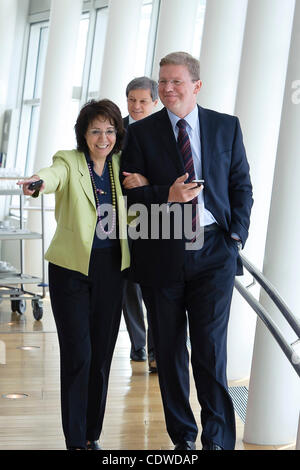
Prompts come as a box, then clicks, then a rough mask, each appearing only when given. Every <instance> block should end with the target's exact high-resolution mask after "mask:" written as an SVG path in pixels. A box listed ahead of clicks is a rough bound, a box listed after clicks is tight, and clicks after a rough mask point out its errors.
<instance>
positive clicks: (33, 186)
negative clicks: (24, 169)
mask: <svg viewBox="0 0 300 470" xmlns="http://www.w3.org/2000/svg"><path fill="white" fill-rule="evenodd" d="M43 182H44V181H43V180H38V181H33V182H32V183H30V185H29V186H28V189H29V190H30V191H34V190H35V191H34V193H33V194H32V197H38V195H39V193H40V189H41V186H42V184H43Z"/></svg>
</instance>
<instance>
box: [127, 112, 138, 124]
mask: <svg viewBox="0 0 300 470" xmlns="http://www.w3.org/2000/svg"><path fill="white" fill-rule="evenodd" d="M128 116H129V124H133V123H134V122H136V120H135V119H133V118H132V117H131V116H130V114H129V115H128Z"/></svg>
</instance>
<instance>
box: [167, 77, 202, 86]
mask: <svg viewBox="0 0 300 470" xmlns="http://www.w3.org/2000/svg"><path fill="white" fill-rule="evenodd" d="M197 81H198V80H192V82H197ZM168 83H170V84H171V85H173V86H178V87H179V86H181V85H183V84H184V83H185V82H184V81H183V80H164V79H163V78H162V79H161V80H158V85H159V86H162V87H163V86H167V84H168Z"/></svg>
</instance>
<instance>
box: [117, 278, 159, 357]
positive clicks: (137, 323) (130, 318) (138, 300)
mask: <svg viewBox="0 0 300 470" xmlns="http://www.w3.org/2000/svg"><path fill="white" fill-rule="evenodd" d="M123 315H124V319H125V323H126V327H127V331H128V334H129V338H130V342H131V345H132V347H133V349H134V351H138V350H139V349H141V348H144V347H145V346H146V343H147V350H148V354H151V353H153V339H152V331H151V324H150V321H149V315H148V313H147V322H148V330H147V333H146V326H145V321H144V311H143V298H142V292H141V287H140V285H139V284H137V283H136V282H132V281H130V280H125V283H124V300H123Z"/></svg>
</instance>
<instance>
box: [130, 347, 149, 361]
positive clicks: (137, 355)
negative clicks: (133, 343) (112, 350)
mask: <svg viewBox="0 0 300 470" xmlns="http://www.w3.org/2000/svg"><path fill="white" fill-rule="evenodd" d="M130 359H131V360H132V361H136V362H143V361H146V359H147V354H146V350H145V348H141V349H138V350H137V351H134V349H133V348H131V351H130Z"/></svg>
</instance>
